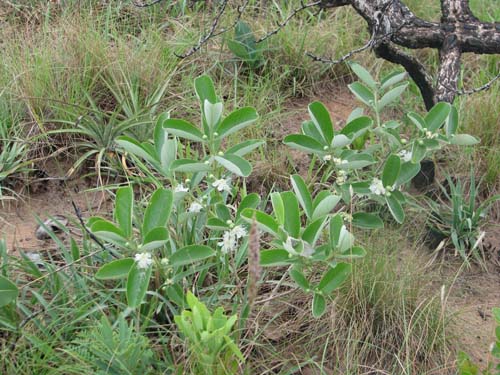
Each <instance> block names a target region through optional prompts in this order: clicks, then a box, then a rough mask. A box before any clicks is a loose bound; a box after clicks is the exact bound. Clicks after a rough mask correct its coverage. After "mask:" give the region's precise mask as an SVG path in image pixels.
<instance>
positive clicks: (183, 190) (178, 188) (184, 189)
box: [174, 184, 189, 193]
mask: <svg viewBox="0 0 500 375" xmlns="http://www.w3.org/2000/svg"><path fill="white" fill-rule="evenodd" d="M188 191H189V188H187V187H184V185H183V184H179V185H177V186H176V187H175V189H174V193H186V192H188Z"/></svg>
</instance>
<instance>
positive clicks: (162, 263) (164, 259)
mask: <svg viewBox="0 0 500 375" xmlns="http://www.w3.org/2000/svg"><path fill="white" fill-rule="evenodd" d="M160 263H161V265H162V266H168V265H169V263H170V260H169V259H168V258H162V260H161V262H160Z"/></svg>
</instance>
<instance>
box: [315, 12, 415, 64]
mask: <svg viewBox="0 0 500 375" xmlns="http://www.w3.org/2000/svg"><path fill="white" fill-rule="evenodd" d="M379 22H380V21H379ZM405 26H407V24H406V23H404V22H403V23H402V24H401V25H400V26H399V27H398V28H397V29H396V30H392V31H390V32H388V33H386V34H384V35H381V36H379V37H377V38H375V35H377V32H378V30H379V24H377V25H376V26H375V27H374V28H373V32H372V35H371V37H370V39H369V40H368V42H366V44H365V45H363V46H362V47H359V48H356V49H353V50H352V51H350V52H348V53H346V54H345V55H344V56H342V57H341V58H339V59H337V60H332V59H329V58H326V57H321V56H317V55H314V54H312V53H311V52H306V55H307V56H309V57H310V58H312V59H313V60H314V61H319V62H322V63H325V64H340V63H343V62H344V61H346V60H347V59H349V58H351V57H352V56H353V55H355V54H357V53H360V52H363V51H366V50H367V49H369V48H372V47H374V46H375V45H376V44H377V43H378V42H381V41H383V40H386V39H387V38H388V37H390V36H392V35H394V34H396V33H397V32H398V31H400V30H401V29H402V28H403V27H405Z"/></svg>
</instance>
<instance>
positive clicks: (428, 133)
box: [424, 129, 438, 139]
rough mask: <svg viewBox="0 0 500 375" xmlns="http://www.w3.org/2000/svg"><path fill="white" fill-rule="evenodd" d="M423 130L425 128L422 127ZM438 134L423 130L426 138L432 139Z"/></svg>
mask: <svg viewBox="0 0 500 375" xmlns="http://www.w3.org/2000/svg"><path fill="white" fill-rule="evenodd" d="M424 130H425V129H424ZM437 136H438V134H437V133H433V132H431V131H430V130H425V137H426V138H428V139H433V138H437Z"/></svg>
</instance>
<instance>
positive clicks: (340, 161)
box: [333, 158, 342, 165]
mask: <svg viewBox="0 0 500 375" xmlns="http://www.w3.org/2000/svg"><path fill="white" fill-rule="evenodd" d="M333 162H334V163H335V164H336V165H338V164H341V163H342V159H340V158H333Z"/></svg>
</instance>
